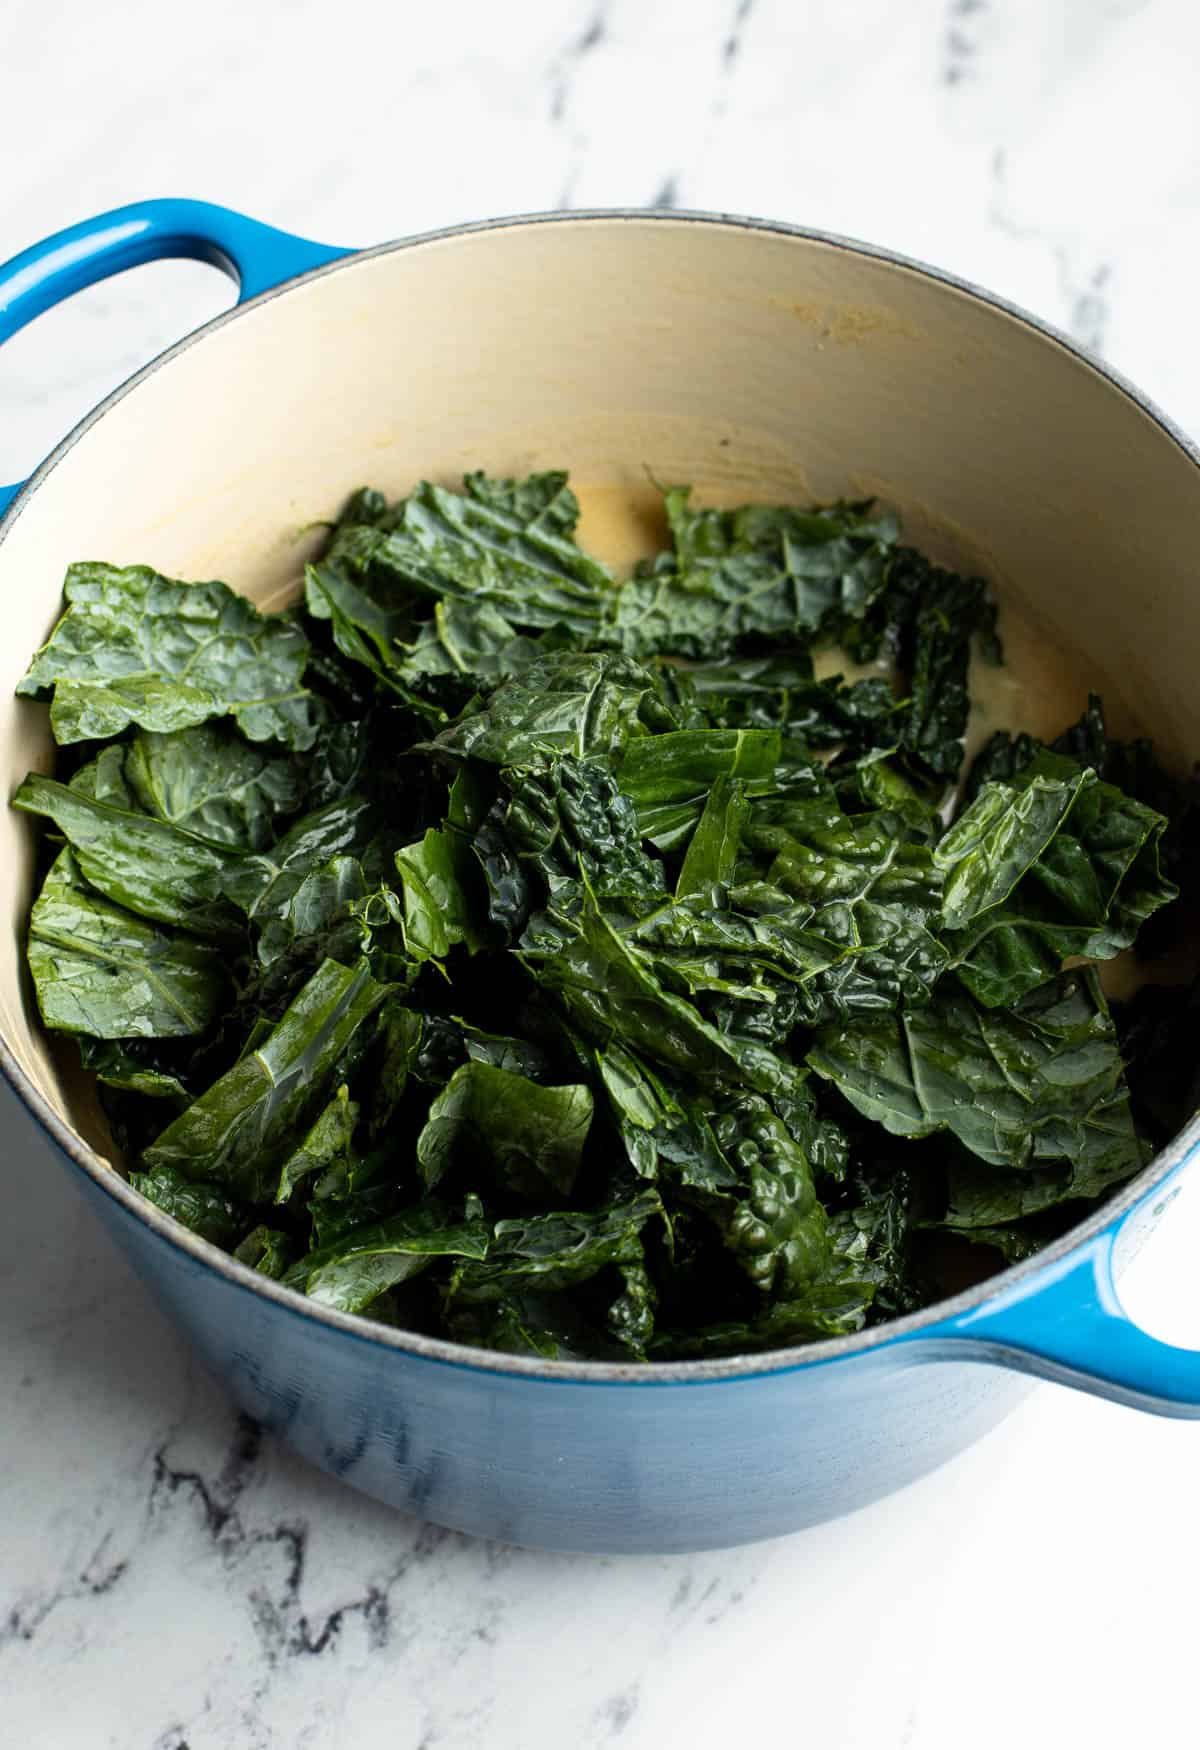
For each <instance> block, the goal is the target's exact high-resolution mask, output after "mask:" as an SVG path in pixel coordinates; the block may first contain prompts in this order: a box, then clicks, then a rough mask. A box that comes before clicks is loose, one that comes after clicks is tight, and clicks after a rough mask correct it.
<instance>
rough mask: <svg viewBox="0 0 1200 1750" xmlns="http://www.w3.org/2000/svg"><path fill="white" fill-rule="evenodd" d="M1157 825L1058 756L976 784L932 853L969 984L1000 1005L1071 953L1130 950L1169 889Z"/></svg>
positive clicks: (947, 927)
mask: <svg viewBox="0 0 1200 1750" xmlns="http://www.w3.org/2000/svg"><path fill="white" fill-rule="evenodd" d="M1165 825H1166V822H1165V821H1164V819H1163V817H1162V816H1161V815H1160V814H1155V813H1154V812H1153V810H1151V809H1149V808H1146V807H1144V806H1143V805H1142V804H1141V803H1140V802H1134V801H1133V800H1132V799H1131V798H1129V797H1127V796H1123V795H1122V794H1121V792H1120V791H1119V790H1117V789H1115V788H1114V787H1113V786H1112V785H1111V784H1105V783H1102V782H1100V781H1099V780H1098V779H1097V777H1096V774H1095V772H1094V771H1093V770H1092V769H1091V768H1090V767H1081V766H1079V765H1077V764H1076V763H1075V761H1073V760H1070V759H1067V758H1065V757H1064V756H1062V755H1058V754H1048V753H1043V754H1039V755H1038V757H1037V758H1036V759H1035V760H1034V761H1033V763H1032V764H1031V765H1029V766H1026V768H1025V769H1024V771H1022V772H1021V773H1019V774H1018V775H1017V776H1016V777H1015V778H1013V779H1012V780H1011V781H1010V782H1008V783H1002V782H1000V781H999V780H992V781H991V782H989V783H987V784H985V785H984V787H983V788H982V789H981V790H980V792H979V794H978V795H977V796H976V798H975V800H974V802H972V803H971V805H970V806H969V808H968V809H967V810H966V812H965V813H964V814H962V815H960V816H959V818H958V820H957V821H956V822H955V824H954V825H953V826H952V827H951V828H950V830H949V831H948V832H947V833H946V835H945V837H944V838H942V839H941V840H940V842H939V843H938V845H937V846H936V847H935V849H934V852H933V856H934V861H935V862H936V864H937V866H938V868H939V869H941V870H942V871H943V873H944V876H945V893H944V897H943V902H942V922H943V926H944V939H945V941H946V944H947V946H948V948H949V950H950V954H951V957H952V964H953V965H954V966H955V967H956V969H957V971H958V976H959V978H960V979H961V981H962V982H963V984H965V985H966V987H967V989H968V990H969V991H971V992H972V994H973V995H974V996H975V997H977V998H978V1000H979V1001H980V1002H982V1003H985V1004H986V1005H987V1006H988V1007H989V1008H999V1007H1003V1006H1006V1005H1008V1004H1011V1003H1014V1002H1016V1001H1017V1000H1018V999H1019V998H1020V997H1022V996H1023V995H1024V994H1025V993H1026V992H1027V991H1030V990H1033V989H1035V988H1036V987H1037V986H1038V985H1040V984H1044V983H1045V981H1046V980H1047V979H1048V978H1051V977H1052V976H1053V975H1054V974H1055V973H1056V972H1057V971H1058V968H1059V967H1060V966H1061V965H1062V963H1063V961H1064V960H1065V959H1066V958H1067V957H1068V956H1070V955H1080V956H1085V957H1087V958H1088V959H1094V960H1106V959H1110V958H1111V957H1112V956H1113V955H1114V954H1119V953H1120V952H1121V950H1122V949H1124V948H1128V947H1129V946H1130V944H1131V943H1132V942H1133V941H1134V939H1135V937H1136V936H1137V933H1138V930H1139V929H1140V927H1141V925H1142V924H1143V923H1144V922H1145V921H1146V919H1147V918H1148V917H1149V916H1150V915H1151V914H1152V913H1153V912H1155V911H1156V910H1157V909H1158V908H1159V907H1160V906H1162V905H1166V904H1167V903H1169V901H1171V900H1172V899H1174V898H1176V897H1177V890H1176V889H1175V888H1174V887H1172V886H1171V884H1170V883H1169V882H1168V881H1165V880H1164V879H1163V877H1162V874H1161V872H1160V870H1159V859H1158V844H1159V840H1160V837H1161V835H1162V831H1163V828H1164V826H1165Z"/></svg>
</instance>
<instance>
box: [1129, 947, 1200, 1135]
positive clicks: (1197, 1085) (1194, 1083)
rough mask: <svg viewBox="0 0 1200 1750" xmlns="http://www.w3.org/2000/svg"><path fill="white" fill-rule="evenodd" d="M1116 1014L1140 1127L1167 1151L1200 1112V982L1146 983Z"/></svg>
mask: <svg viewBox="0 0 1200 1750" xmlns="http://www.w3.org/2000/svg"><path fill="white" fill-rule="evenodd" d="M1114 1015H1115V1018H1116V1023H1117V1031H1118V1033H1119V1034H1120V1038H1121V1052H1122V1055H1123V1056H1124V1059H1125V1074H1126V1078H1127V1080H1128V1082H1129V1094H1130V1100H1131V1103H1132V1106H1133V1113H1134V1117H1135V1119H1136V1120H1137V1126H1138V1129H1139V1131H1140V1132H1141V1133H1142V1135H1144V1136H1146V1137H1148V1138H1149V1139H1150V1141H1151V1142H1152V1143H1153V1144H1154V1145H1155V1147H1156V1148H1161V1147H1163V1145H1164V1144H1166V1143H1168V1142H1169V1141H1170V1140H1171V1138H1172V1137H1173V1136H1175V1135H1176V1134H1177V1133H1178V1132H1179V1131H1180V1130H1182V1129H1183V1127H1184V1125H1185V1124H1186V1123H1187V1122H1188V1120H1189V1118H1191V1117H1192V1116H1193V1115H1194V1114H1195V1113H1196V1112H1197V1111H1200V979H1194V980H1192V982H1191V983H1189V984H1157V985H1156V984H1146V985H1143V986H1142V988H1141V989H1140V990H1139V991H1138V992H1137V994H1136V995H1135V996H1134V997H1133V999H1132V1000H1131V1001H1130V1002H1128V1003H1122V1004H1121V1005H1120V1006H1119V1007H1118V1006H1116V1005H1114Z"/></svg>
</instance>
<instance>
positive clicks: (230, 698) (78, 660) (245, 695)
mask: <svg viewBox="0 0 1200 1750" xmlns="http://www.w3.org/2000/svg"><path fill="white" fill-rule="evenodd" d="M63 594H64V595H65V596H66V599H67V604H68V606H67V610H66V612H65V613H64V614H63V617H62V619H61V620H59V622H58V624H57V626H55V628H54V630H53V632H52V633H51V634H50V638H49V640H48V642H47V643H46V644H44V645H43V646H42V648H41V650H39V651H38V653H37V655H36V656H35V657H34V659H33V662H32V663H31V664H30V667H29V672H28V674H27V675H26V676H25V678H24V680H23V681H22V682H21V684H20V686H19V687H18V688H17V691H18V692H19V693H23V694H26V695H29V696H32V697H34V698H44V697H45V696H46V695H47V694H48V693H52V694H53V698H52V702H51V706H50V726H51V728H52V729H53V731H54V737H55V740H56V741H57V742H58V743H59V744H60V745H64V744H66V743H68V742H74V741H88V740H102V739H107V738H108V737H109V736H113V735H119V734H120V733H121V731H122V730H123V729H125V728H127V727H128V726H129V724H131V723H136V724H140V725H141V727H142V728H143V729H150V730H156V731H160V732H163V733H167V732H170V731H172V730H177V729H186V728H188V727H190V726H191V725H193V724H197V723H205V722H207V721H208V720H209V719H210V718H213V717H223V716H225V715H226V714H227V713H230V712H232V713H233V715H234V716H235V717H236V719H237V723H238V727H239V728H240V729H241V731H242V734H243V735H245V736H247V737H248V738H249V739H250V740H251V741H283V742H286V743H287V744H288V746H290V747H296V748H306V747H311V746H312V744H313V741H314V740H315V739H316V735H317V730H318V728H319V726H320V723H321V721H322V717H323V715H324V712H323V709H322V707H321V704H320V702H319V701H318V700H317V699H316V698H315V697H314V695H313V694H312V693H310V692H308V691H307V690H306V689H305V687H304V686H303V684H302V677H303V674H304V666H305V663H306V661H307V659H308V640H307V638H306V637H305V635H304V632H303V629H302V628H301V627H300V626H299V625H297V624H296V623H295V622H294V621H293V620H290V619H287V618H285V617H283V616H281V615H271V614H260V613H259V612H258V610H257V608H256V607H255V606H254V604H253V603H252V602H250V601H248V600H247V599H246V597H245V596H242V595H237V594H235V592H234V591H233V590H231V589H229V588H227V586H226V585H225V584H223V583H176V582H174V581H173V580H172V579H171V578H168V577H161V576H160V575H159V574H158V572H156V571H151V570H150V569H149V568H148V567H147V566H144V565H129V566H126V567H125V568H124V569H122V568H121V567H119V566H115V565H94V564H88V565H72V566H71V568H70V570H69V571H68V572H67V578H66V582H65V584H64V585H63Z"/></svg>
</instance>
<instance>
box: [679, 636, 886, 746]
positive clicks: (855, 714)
mask: <svg viewBox="0 0 1200 1750" xmlns="http://www.w3.org/2000/svg"><path fill="white" fill-rule="evenodd" d="M688 679H689V681H690V682H691V685H692V687H693V688H694V689H695V695H696V700H697V703H698V704H699V706H700V709H701V710H702V711H703V713H704V715H705V717H706V718H707V720H708V722H709V723H710V724H711V725H712V726H713V727H714V728H716V729H779V730H782V731H783V732H784V734H785V735H787V736H789V737H791V738H792V739H793V740H796V741H799V742H802V743H804V744H805V745H806V746H807V747H812V748H826V747H845V748H848V749H850V750H852V751H854V752H860V751H862V750H864V749H866V748H873V747H891V746H894V745H895V744H896V742H897V739H898V737H899V734H900V728H901V723H902V720H903V713H904V711H905V710H906V709H907V707H906V705H905V703H904V701H903V700H902V699H899V698H898V697H897V695H896V691H895V689H894V687H893V686H892V683H891V681H890V680H889V679H888V678H887V676H885V675H882V674H880V675H869V676H867V677H865V678H864V679H861V680H857V681H853V682H850V683H847V682H845V681H844V680H843V679H842V677H841V676H840V675H830V676H829V677H828V678H826V679H823V680H817V679H816V678H815V676H814V674H813V662H812V656H811V655H810V653H809V652H808V650H806V649H802V650H796V651H784V652H782V653H772V654H771V655H769V656H736V657H731V658H729V659H727V660H726V661H724V662H719V663H709V664H701V665H699V666H697V667H693V668H690V669H689V670H688Z"/></svg>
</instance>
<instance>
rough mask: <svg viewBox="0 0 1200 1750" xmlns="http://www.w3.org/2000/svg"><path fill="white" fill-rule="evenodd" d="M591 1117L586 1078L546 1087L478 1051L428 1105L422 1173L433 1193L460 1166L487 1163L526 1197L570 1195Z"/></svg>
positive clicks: (472, 1168)
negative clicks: (497, 1064)
mask: <svg viewBox="0 0 1200 1750" xmlns="http://www.w3.org/2000/svg"><path fill="white" fill-rule="evenodd" d="M591 1122H592V1094H591V1090H590V1088H588V1087H586V1086H584V1085H583V1084H581V1083H578V1082H576V1083H572V1084H570V1085H568V1086H565V1087H541V1086H539V1084H538V1083H537V1082H534V1081H530V1080H529V1078H528V1077H527V1076H524V1075H521V1074H519V1073H518V1072H517V1071H515V1070H511V1069H504V1068H500V1067H497V1066H496V1065H494V1064H491V1063H488V1062H484V1061H481V1060H480V1059H479V1058H478V1057H472V1058H470V1059H469V1061H468V1062H466V1063H464V1064H462V1065H460V1067H459V1068H458V1069H456V1070H455V1072H454V1074H453V1075H452V1076H451V1077H450V1080H449V1081H448V1082H447V1083H446V1086H445V1087H444V1088H443V1089H442V1092H441V1093H440V1094H439V1095H438V1096H437V1098H436V1099H435V1100H434V1102H433V1104H432V1105H431V1106H430V1108H429V1117H428V1120H427V1121H426V1124H425V1128H424V1129H423V1130H422V1131H421V1134H420V1136H419V1137H418V1139H417V1160H418V1162H419V1163H420V1169H421V1177H422V1179H423V1181H424V1183H425V1187H426V1189H427V1190H430V1191H432V1190H433V1189H434V1187H435V1186H436V1185H438V1184H440V1183H441V1181H442V1179H443V1178H444V1177H445V1175H446V1174H447V1173H448V1172H450V1171H451V1170H453V1169H454V1168H463V1169H465V1170H466V1171H467V1172H468V1173H471V1174H477V1173H478V1172H479V1170H480V1168H483V1169H484V1170H486V1171H487V1172H488V1173H489V1174H490V1176H491V1177H493V1178H494V1179H495V1180H496V1181H497V1183H498V1184H499V1185H500V1186H501V1187H503V1188H504V1189H505V1190H509V1191H513V1192H515V1193H517V1194H518V1195H519V1196H522V1197H530V1198H535V1199H536V1198H538V1197H544V1196H546V1195H547V1194H548V1193H550V1192H554V1193H557V1195H558V1196H560V1197H569V1196H570V1195H571V1192H572V1191H573V1190H574V1187H575V1180H576V1178H577V1176H578V1173H579V1165H580V1160H581V1158H582V1154H583V1146H584V1143H585V1142H586V1141H587V1136H588V1131H589V1129H590V1128H591Z"/></svg>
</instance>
